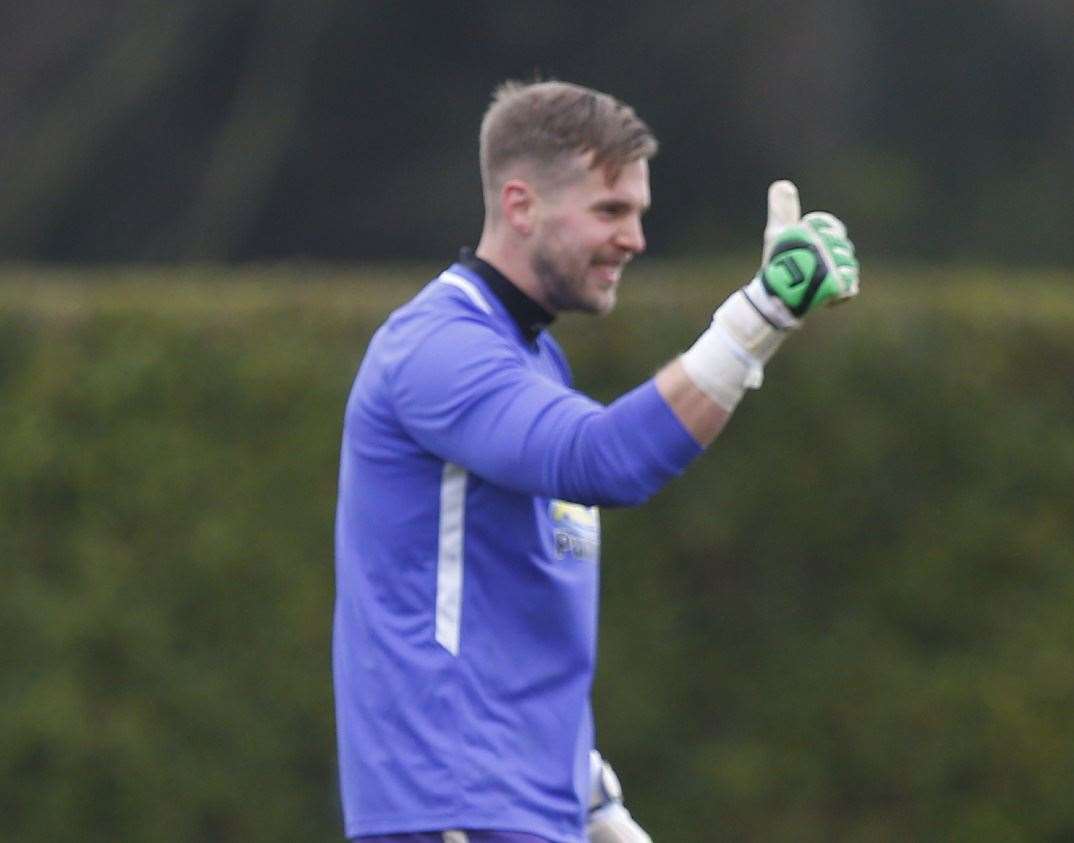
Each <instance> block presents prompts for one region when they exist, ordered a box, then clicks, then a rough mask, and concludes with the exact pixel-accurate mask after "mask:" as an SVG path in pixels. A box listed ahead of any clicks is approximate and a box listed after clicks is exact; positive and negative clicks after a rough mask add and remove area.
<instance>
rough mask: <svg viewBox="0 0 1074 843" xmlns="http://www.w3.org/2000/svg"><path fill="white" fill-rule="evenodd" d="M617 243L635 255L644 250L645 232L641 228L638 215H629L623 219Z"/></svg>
mask: <svg viewBox="0 0 1074 843" xmlns="http://www.w3.org/2000/svg"><path fill="white" fill-rule="evenodd" d="M617 245H618V246H619V248H621V249H624V250H626V251H628V252H633V253H634V254H636V255H640V254H641V253H642V252H644V251H645V233H644V232H643V231H642V229H641V217H640V216H630V217H627V218H626V219H625V220H624V221H623V225H622V226H621V227H620V229H619V232H618V237H617Z"/></svg>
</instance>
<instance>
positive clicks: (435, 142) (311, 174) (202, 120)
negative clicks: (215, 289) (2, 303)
mask: <svg viewBox="0 0 1074 843" xmlns="http://www.w3.org/2000/svg"><path fill="white" fill-rule="evenodd" d="M1072 45H1074V4H1071V3H1070V2H1069V0H1032V1H1031V2H1026V1H1025V0H950V2H938V0H906V2H902V3H898V4H894V3H890V2H881V0H857V2H853V0H814V2H805V3H791V2H780V0H757V1H756V2H752V3H748V4H730V3H718V2H712V3H670V4H668V3H658V2H648V1H645V2H636V3H633V4H631V6H630V10H629V12H628V11H627V10H626V8H625V7H623V6H622V5H621V4H610V3H605V2H595V3H587V4H576V3H558V2H529V1H528V0H527V2H509V3H493V2H469V3H458V2H444V3H439V2H401V3H388V2H372V0H305V2H302V3H295V2H293V0H286V1H285V0H256V1H255V0H184V1H183V2H162V0H48V2H44V3H16V2H13V1H12V0H7V2H5V3H3V5H2V9H0V75H2V76H0V78H2V79H3V82H2V84H0V257H2V258H8V259H12V258H14V259H48V260H59V261H82V262H84V261H127V260H189V259H199V260H200V259H228V260H248V259H274V258H284V257H308V258H326V259H354V258H384V257H398V256H408V257H422V258H436V259H442V258H443V257H444V256H445V255H446V254H449V253H450V252H451V251H452V250H453V249H454V248H455V247H456V246H458V245H459V244H461V243H466V242H473V241H474V240H475V239H476V237H477V235H478V233H479V228H480V214H481V207H480V197H479V184H478V178H477V171H476V140H475V139H476V133H477V128H478V124H479V121H480V117H481V114H482V112H483V110H484V108H485V106H486V104H487V102H488V98H489V95H490V92H491V90H492V89H493V87H494V86H495V84H496V83H497V82H499V81H501V80H503V79H504V78H508V77H515V78H518V77H530V76H533V75H534V74H535V73H536V74H541V75H542V76H545V77H555V78H562V79H568V80H571V81H577V82H581V83H584V84H589V85H593V86H596V87H599V88H602V89H605V90H608V91H610V92H612V93H614V94H616V95H618V96H620V97H621V98H623V99H625V100H626V101H628V102H630V103H632V104H633V105H634V106H635V107H636V108H637V110H638V111H639V113H640V114H641V115H642V116H643V117H644V118H645V119H646V120H647V121H648V122H649V123H650V124H651V125H652V126H653V128H654V130H655V131H656V133H657V134H658V136H659V137H660V138H661V140H662V142H663V151H662V154H661V155H660V157H659V159H658V161H657V163H656V166H655V169H654V176H653V182H654V198H655V203H656V204H655V207H654V211H653V213H652V214H651V218H650V223H649V234H650V246H651V250H652V251H653V252H655V253H656V254H665V255H674V254H683V253H706V252H712V251H716V250H722V249H725V248H727V247H728V246H735V247H738V246H741V244H742V243H743V242H744V239H745V238H748V237H755V236H756V229H757V227H758V222H759V219H760V217H761V216H762V214H763V197H764V189H765V187H766V185H767V184H768V182H769V181H770V180H771V179H773V178H776V177H784V176H786V177H791V178H794V179H796V180H797V181H798V182H799V185H800V187H801V188H802V192H803V198H804V201H805V204H806V205H807V206H810V207H812V206H814V205H817V204H820V205H823V206H825V207H829V208H831V209H833V210H836V211H837V212H839V213H840V214H841V215H843V216H844V217H846V218H847V219H848V221H849V222H850V226H851V229H852V233H854V234H855V235H856V240H857V242H858V244H859V248H860V250H861V251H862V252H863V254H866V255H868V256H869V257H870V258H872V259H874V260H875V259H877V258H882V257H887V256H895V257H903V258H913V259H929V260H932V259H958V260H967V259H968V260H972V261H1000V262H1003V263H1007V264H1014V263H1023V262H1027V261H1028V262H1032V263H1038V264H1039V263H1044V264H1047V263H1057V262H1059V261H1061V260H1064V259H1065V257H1066V255H1065V250H1066V241H1067V237H1066V234H1067V224H1068V220H1069V218H1070V216H1071V214H1070V209H1071V203H1070V197H1071V196H1072V195H1074V155H1072V154H1071V153H1072V150H1074V109H1072V108H1071V102H1072V98H1071V92H1072V91H1074V46H1072Z"/></svg>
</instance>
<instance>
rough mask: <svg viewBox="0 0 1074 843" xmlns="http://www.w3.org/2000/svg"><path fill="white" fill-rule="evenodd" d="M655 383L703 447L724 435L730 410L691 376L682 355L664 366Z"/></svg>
mask: <svg viewBox="0 0 1074 843" xmlns="http://www.w3.org/2000/svg"><path fill="white" fill-rule="evenodd" d="M655 382H656V388H657V390H658V391H659V392H660V395H661V396H662V397H663V399H664V400H665V401H666V402H667V404H668V406H669V407H670V408H671V411H672V412H673V413H674V414H675V417H676V418H677V419H678V420H679V422H680V423H681V424H682V426H683V427H685V428H686V429H687V430H688V431H689V432H690V435H691V436H693V437H694V439H695V440H697V443H698V444H699V445H701V447H703V448H704V447H707V446H708V445H710V444H711V443H712V441H713V440H714V439H715V438H716V437H717V436H719V435H720V431H722V430H723V428H724V425H725V424H727V420H728V419H729V418H731V411H730V410H727V409H725V408H724V407H722V406H720V405H719V404H717V403H716V402H715V401H714V400H713V399H712V398H711V397H709V396H708V395H707V394H705V393H704V392H703V391H702V390H701V389H700V388H699V387H698V386H697V384H695V383H694V382H693V381H692V380H691V379H690V376H689V375H687V374H686V370H685V369H684V368H683V365H682V360H681V359H679V358H676V359H675V360H672V361H671V362H670V363H668V364H667V365H666V366H664V368H663V369H661V370H660V371H659V372H658V373H657V375H656V378H655Z"/></svg>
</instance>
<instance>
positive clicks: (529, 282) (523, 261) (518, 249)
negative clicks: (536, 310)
mask: <svg viewBox="0 0 1074 843" xmlns="http://www.w3.org/2000/svg"><path fill="white" fill-rule="evenodd" d="M474 254H475V255H477V256H478V257H479V258H481V260H483V261H487V262H488V263H490V264H492V265H493V266H494V267H496V268H497V269H498V270H500V272H502V273H503V274H504V275H505V276H506V277H507V279H508V280H509V281H510V282H511V283H512V284H514V285H515V286H516V287H518V288H519V289H520V290H521V291H522V292H523V293H525V294H526V295H527V296H529V297H530V298H531V299H533V300H534V301H535V302H537V304H539V305H540V306H541V307H543V308H544V309H545V310H547V311H548V312H549V313H551V314H553V315H554V314H555V312H556V311H555V309H554V308H553V307H552V306H551V305H550V304H549V302H548V301H547V300H546V296H545V291H544V288H543V286H542V285H541V282H540V280H539V279H538V278H537V275H536V273H535V272H534V271H533V266H532V263H531V261H530V255H529V252H528V251H527V250H526V249H525V248H524V246H523V245H522V244H521V243H519V242H517V241H515V240H511V239H508V238H506V237H502V236H499V235H498V233H497V232H496V231H494V230H491V231H490V230H489V228H488V227H486V228H485V230H484V231H483V232H482V233H481V241H480V242H479V243H478V244H477V248H476V249H475V250H474Z"/></svg>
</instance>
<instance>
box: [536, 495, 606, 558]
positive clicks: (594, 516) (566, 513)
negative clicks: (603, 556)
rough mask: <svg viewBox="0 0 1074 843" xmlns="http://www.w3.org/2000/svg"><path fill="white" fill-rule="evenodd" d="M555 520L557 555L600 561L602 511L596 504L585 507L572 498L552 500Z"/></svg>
mask: <svg viewBox="0 0 1074 843" xmlns="http://www.w3.org/2000/svg"><path fill="white" fill-rule="evenodd" d="M548 515H549V517H550V518H551V519H552V524H553V531H552V536H553V539H554V541H555V548H556V558H557V559H563V558H564V557H565V556H573V557H574V558H575V559H585V560H587V561H590V562H596V561H597V557H598V556H599V554H600V511H599V510H598V509H597V508H596V507H595V506H582V505H581V504H578V503H569V502H568V501H559V500H551V501H549V502H548Z"/></svg>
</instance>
